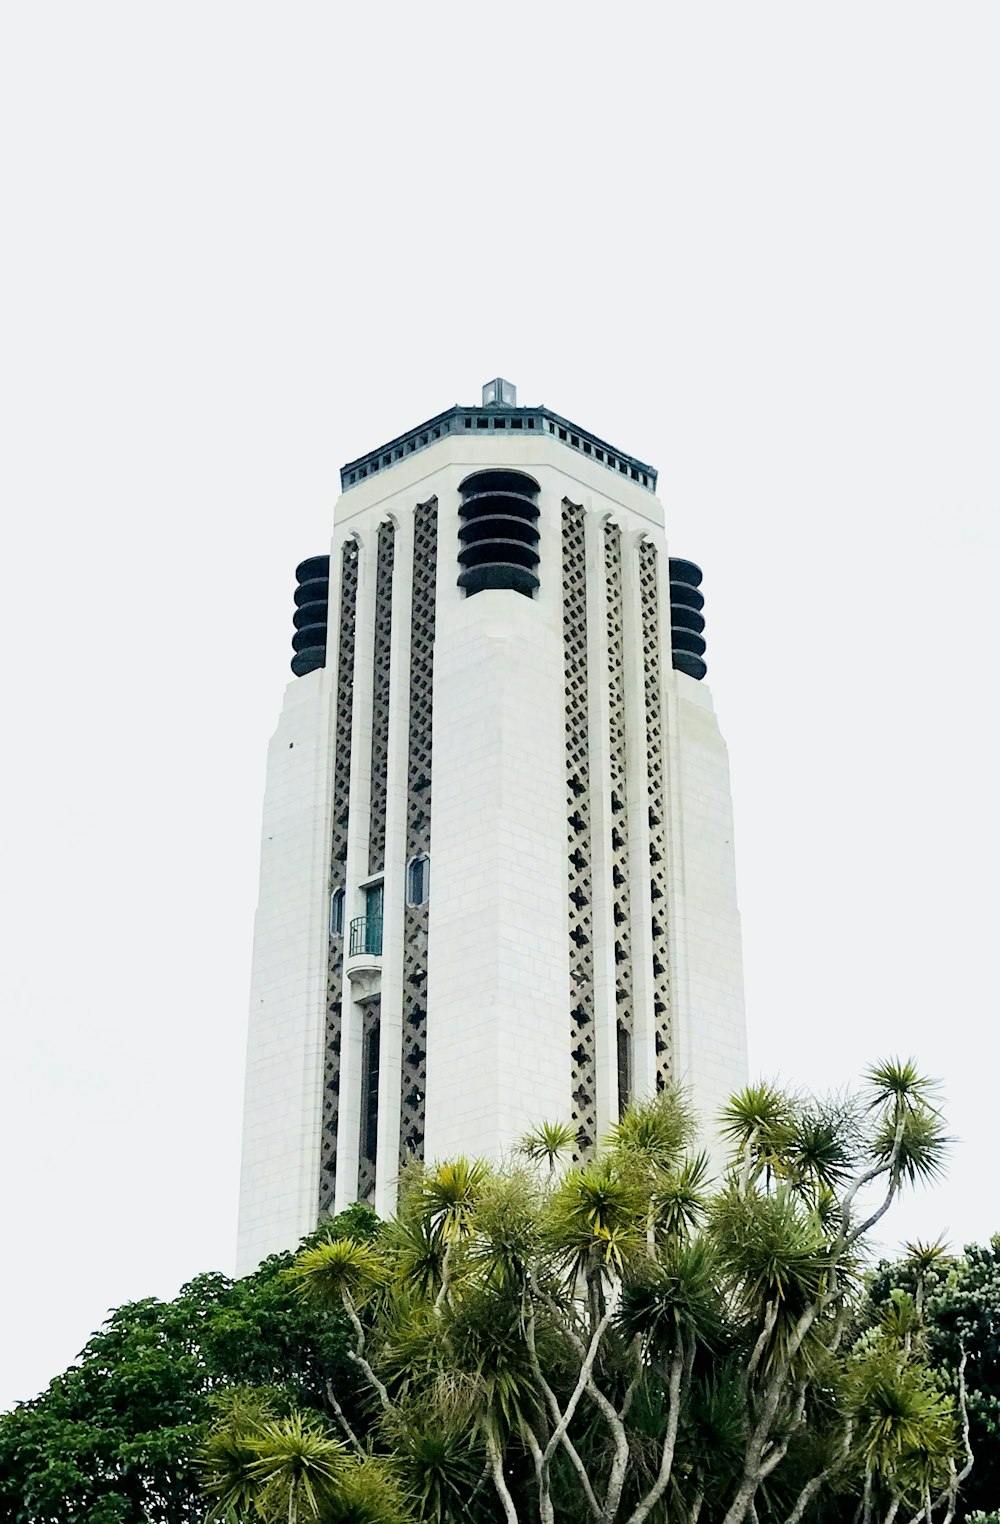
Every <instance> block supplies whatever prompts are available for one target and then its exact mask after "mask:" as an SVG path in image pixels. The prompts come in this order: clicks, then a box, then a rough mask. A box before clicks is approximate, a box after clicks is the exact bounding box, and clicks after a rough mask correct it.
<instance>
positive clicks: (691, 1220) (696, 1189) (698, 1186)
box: [652, 1153, 709, 1241]
mask: <svg viewBox="0 0 1000 1524" xmlns="http://www.w3.org/2000/svg"><path fill="white" fill-rule="evenodd" d="M708 1171H709V1163H708V1155H707V1154H704V1153H701V1154H695V1155H694V1157H693V1158H691V1159H685V1160H684V1162H683V1164H682V1165H681V1166H680V1168H679V1169H676V1170H674V1171H673V1173H671V1174H664V1175H661V1176H659V1178H658V1179H657V1181H656V1183H655V1184H654V1186H653V1195H652V1203H653V1215H654V1223H655V1229H656V1236H657V1238H658V1239H659V1240H661V1241H663V1240H669V1239H672V1238H683V1237H684V1236H686V1235H687V1234H689V1233H691V1232H693V1230H694V1229H695V1228H696V1227H697V1225H698V1223H699V1222H700V1221H701V1219H702V1217H703V1216H704V1213H705V1207H706V1204H707V1197H706V1194H705V1186H706V1184H707V1182H708Z"/></svg>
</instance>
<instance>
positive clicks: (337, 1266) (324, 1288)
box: [287, 1238, 385, 1307]
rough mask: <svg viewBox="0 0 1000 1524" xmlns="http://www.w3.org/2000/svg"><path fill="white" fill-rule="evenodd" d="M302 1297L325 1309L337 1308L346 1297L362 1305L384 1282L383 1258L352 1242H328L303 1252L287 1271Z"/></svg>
mask: <svg viewBox="0 0 1000 1524" xmlns="http://www.w3.org/2000/svg"><path fill="white" fill-rule="evenodd" d="M287 1275H288V1277H289V1279H290V1280H291V1281H292V1282H294V1283H295V1284H296V1285H297V1286H298V1288H299V1291H300V1292H301V1294H302V1295H303V1296H304V1297H307V1298H308V1299H309V1300H311V1301H314V1302H318V1303H320V1305H322V1306H325V1307H340V1305H341V1302H342V1299H343V1297H344V1295H345V1294H346V1295H347V1296H349V1297H350V1298H351V1300H352V1301H353V1302H355V1303H360V1302H363V1301H364V1300H365V1299H366V1298H367V1297H368V1296H370V1295H371V1294H372V1292H373V1291H374V1290H375V1289H376V1288H377V1287H378V1286H379V1285H381V1284H382V1282H383V1281H384V1280H385V1267H384V1263H383V1259H382V1256H381V1255H380V1254H379V1253H378V1252H377V1251H376V1250H375V1249H374V1248H373V1247H372V1246H371V1245H370V1244H364V1243H358V1242H357V1241H356V1240H355V1239H353V1238H337V1239H331V1238H328V1239H327V1240H326V1242H325V1243H319V1244H316V1245H315V1246H314V1247H313V1248H311V1249H303V1251H302V1253H301V1254H300V1255H299V1256H298V1258H297V1259H296V1261H295V1263H294V1265H292V1267H291V1269H290V1270H288V1271H287Z"/></svg>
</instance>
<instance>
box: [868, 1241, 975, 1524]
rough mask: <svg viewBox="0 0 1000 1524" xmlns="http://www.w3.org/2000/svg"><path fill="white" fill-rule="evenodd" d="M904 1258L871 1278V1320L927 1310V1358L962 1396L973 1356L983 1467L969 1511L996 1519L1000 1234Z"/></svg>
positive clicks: (969, 1486)
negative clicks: (959, 1382) (898, 1311)
mask: <svg viewBox="0 0 1000 1524" xmlns="http://www.w3.org/2000/svg"><path fill="white" fill-rule="evenodd" d="M906 1249H907V1252H906V1255H905V1256H904V1258H903V1259H901V1260H899V1261H897V1262H895V1263H892V1264H889V1263H883V1264H881V1265H880V1266H879V1267H878V1269H877V1271H876V1272H875V1273H874V1275H873V1276H872V1278H871V1284H870V1287H869V1298H868V1307H867V1319H868V1321H869V1322H870V1323H871V1324H873V1325H874V1326H878V1325H879V1324H880V1323H883V1322H884V1321H885V1320H886V1319H887V1318H890V1319H891V1317H892V1315H893V1314H892V1312H891V1309H892V1308H893V1307H898V1306H900V1305H901V1304H905V1303H909V1304H910V1305H911V1306H916V1305H918V1304H919V1305H921V1306H922V1317H923V1320H924V1330H923V1333H922V1335H921V1337H922V1338H923V1340H924V1343H925V1346H926V1351H927V1359H928V1361H929V1362H930V1364H931V1365H932V1367H934V1368H935V1369H936V1370H938V1371H939V1372H940V1380H941V1382H942V1383H943V1384H944V1386H945V1388H946V1389H947V1390H950V1391H954V1389H955V1382H954V1372H955V1370H956V1368H957V1366H958V1363H959V1361H960V1359H961V1357H962V1352H963V1351H964V1352H965V1354H966V1356H967V1367H966V1382H967V1385H968V1411H969V1430H970V1442H971V1446H972V1452H973V1454H974V1455H975V1465H974V1466H973V1469H972V1473H971V1475H970V1477H969V1479H968V1481H967V1482H966V1484H965V1487H964V1489H963V1495H964V1497H965V1500H966V1506H967V1507H968V1508H969V1509H970V1510H973V1512H970V1515H969V1517H970V1520H971V1519H972V1518H974V1517H975V1512H974V1511H975V1510H977V1509H978V1510H981V1511H982V1512H983V1518H984V1519H987V1520H988V1519H989V1518H990V1517H991V1515H990V1510H991V1509H992V1508H993V1507H994V1506H995V1504H996V1501H997V1499H998V1498H1000V1235H998V1236H996V1237H994V1238H993V1239H992V1240H991V1241H990V1243H989V1244H985V1245H978V1244H972V1245H969V1246H968V1247H967V1248H966V1250H965V1252H964V1254H962V1255H960V1256H953V1255H950V1254H949V1253H948V1252H947V1251H946V1249H945V1247H944V1245H943V1244H941V1243H940V1242H938V1243H936V1244H908V1245H907V1246H906Z"/></svg>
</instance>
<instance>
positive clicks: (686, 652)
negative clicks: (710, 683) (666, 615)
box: [670, 556, 708, 678]
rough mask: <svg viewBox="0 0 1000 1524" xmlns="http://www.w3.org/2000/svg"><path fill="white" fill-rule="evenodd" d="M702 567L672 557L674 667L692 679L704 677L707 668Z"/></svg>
mask: <svg viewBox="0 0 1000 1524" xmlns="http://www.w3.org/2000/svg"><path fill="white" fill-rule="evenodd" d="M700 587H701V567H700V566H695V564H694V562H693V561H680V560H676V559H675V558H674V557H673V556H671V558H670V649H671V655H672V658H673V665H674V666H675V667H676V669H677V671H678V672H686V673H687V674H688V676H689V677H697V678H702V677H704V676H705V673H706V672H707V671H708V668H707V667H706V665H705V637H704V635H703V634H702V631H703V630H704V628H705V618H704V615H703V614H702V612H701V611H702V609H703V608H704V607H705V599H704V597H703V595H702V593H701V592H700V591H699V589H700Z"/></svg>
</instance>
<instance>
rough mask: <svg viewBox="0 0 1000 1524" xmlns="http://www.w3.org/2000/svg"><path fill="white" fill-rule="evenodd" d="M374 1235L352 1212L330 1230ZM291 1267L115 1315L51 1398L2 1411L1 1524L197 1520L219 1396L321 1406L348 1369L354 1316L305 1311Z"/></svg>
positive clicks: (204, 1282)
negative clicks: (288, 1275) (327, 1387)
mask: <svg viewBox="0 0 1000 1524" xmlns="http://www.w3.org/2000/svg"><path fill="white" fill-rule="evenodd" d="M376 1225H377V1219H376V1218H375V1216H374V1214H373V1213H372V1212H370V1211H369V1210H368V1209H367V1208H355V1209H352V1210H351V1211H350V1212H349V1213H345V1214H343V1217H342V1218H339V1219H336V1221H335V1222H334V1224H332V1225H330V1226H331V1230H332V1231H333V1232H334V1233H337V1232H340V1231H342V1230H343V1229H353V1230H354V1232H356V1233H361V1234H364V1233H366V1232H367V1233H369V1234H370V1233H371V1232H372V1231H373V1230H374V1227H375V1226H376ZM316 1236H317V1235H314V1238H315V1237H316ZM307 1242H309V1241H307ZM293 1258H294V1256H293V1255H291V1254H286V1255H276V1256H273V1257H272V1258H271V1259H269V1260H266V1261H265V1262H264V1264H263V1265H262V1266H261V1267H260V1269H259V1270H257V1271H256V1272H255V1273H254V1274H253V1275H249V1276H247V1277H245V1278H244V1279H243V1280H239V1281H232V1280H229V1279H228V1278H227V1277H226V1276H223V1275H217V1274H209V1275H200V1276H198V1277H197V1278H196V1279H195V1280H193V1281H191V1282H189V1284H188V1285H186V1286H185V1287H183V1288H182V1290H181V1292H180V1293H179V1295H178V1296H177V1297H176V1298H175V1299H174V1300H173V1301H171V1302H160V1301H157V1300H156V1299H155V1298H149V1299H147V1300H145V1301H140V1302H132V1303H129V1304H128V1305H126V1306H123V1307H119V1308H118V1309H116V1310H115V1311H114V1312H113V1313H112V1314H111V1316H110V1317H109V1319H108V1321H107V1323H106V1324H105V1325H104V1327H103V1328H102V1329H101V1330H100V1331H99V1332H98V1333H96V1334H95V1335H94V1336H93V1338H92V1339H91V1340H90V1341H89V1342H88V1344H87V1345H86V1347H85V1348H84V1349H83V1351H82V1352H81V1354H80V1355H79V1357H78V1359H77V1361H76V1362H75V1363H74V1364H73V1365H72V1366H70V1368H69V1369H68V1370H67V1371H65V1372H64V1373H63V1374H62V1375H60V1376H57V1377H55V1379H54V1380H53V1381H52V1382H51V1383H50V1385H49V1386H48V1388H47V1389H46V1391H45V1392H43V1393H42V1394H41V1396H39V1397H37V1398H35V1399H34V1401H32V1402H27V1403H22V1404H21V1405H20V1406H18V1407H16V1408H14V1409H13V1410H12V1411H11V1412H9V1413H5V1414H3V1415H0V1519H3V1520H4V1521H5V1524H84V1521H85V1524H94V1521H98V1524H102V1521H103V1524H186V1521H188V1520H199V1521H200V1520H201V1519H202V1518H203V1517H204V1501H203V1498H202V1496H201V1489H200V1482H199V1474H198V1467H197V1463H196V1456H197V1454H198V1449H199V1446H200V1444H201V1443H202V1441H203V1439H204V1437H205V1435H206V1433H207V1431H208V1426H209V1420H210V1397H211V1395H212V1394H213V1393H218V1392H220V1391H224V1390H226V1389H229V1388H233V1389H235V1388H266V1389H267V1390H268V1392H269V1394H271V1400H272V1402H273V1403H274V1404H276V1407H275V1411H276V1412H277V1411H279V1410H280V1409H281V1408H282V1405H283V1407H284V1410H285V1411H290V1410H291V1409H292V1408H294V1407H303V1406H304V1407H310V1406H313V1407H317V1406H319V1405H320V1404H321V1403H322V1400H323V1390H324V1384H325V1382H326V1380H327V1379H328V1378H329V1377H331V1376H336V1375H337V1374H338V1373H339V1372H341V1371H343V1369H344V1366H345V1354H344V1352H345V1349H346V1348H347V1322H346V1319H345V1318H343V1317H342V1316H341V1317H339V1318H331V1317H330V1316H328V1315H325V1314H323V1313H319V1312H317V1311H315V1310H313V1309H312V1308H310V1307H308V1306H305V1305H303V1303H302V1301H301V1299H300V1298H299V1297H298V1296H297V1295H296V1294H295V1292H294V1289H293V1288H292V1287H291V1286H290V1285H288V1284H287V1283H286V1282H285V1280H284V1278H283V1271H284V1270H286V1269H287V1268H288V1267H289V1266H290V1265H291V1264H292V1262H293Z"/></svg>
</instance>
